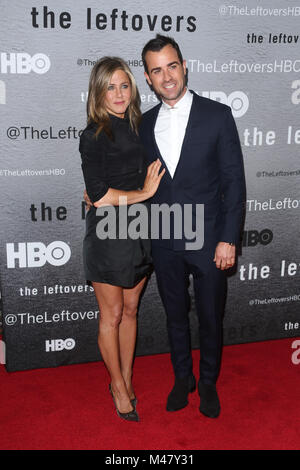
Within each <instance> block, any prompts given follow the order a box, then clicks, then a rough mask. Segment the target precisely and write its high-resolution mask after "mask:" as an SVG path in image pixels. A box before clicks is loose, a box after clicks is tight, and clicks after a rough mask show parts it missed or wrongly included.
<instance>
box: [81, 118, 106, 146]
mask: <svg viewBox="0 0 300 470" xmlns="http://www.w3.org/2000/svg"><path fill="white" fill-rule="evenodd" d="M97 127H98V126H97V124H96V123H95V122H91V123H89V124H88V125H87V126H86V128H85V129H84V130H83V131H82V132H81V134H80V143H79V151H80V152H84V151H87V150H91V149H92V148H95V147H97V146H98V145H99V143H101V141H102V139H103V132H100V133H99V134H98V135H96V132H97Z"/></svg>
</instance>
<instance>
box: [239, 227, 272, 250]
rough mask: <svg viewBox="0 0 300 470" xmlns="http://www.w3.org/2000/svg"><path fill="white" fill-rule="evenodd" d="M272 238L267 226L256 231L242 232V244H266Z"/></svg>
mask: <svg viewBox="0 0 300 470" xmlns="http://www.w3.org/2000/svg"><path fill="white" fill-rule="evenodd" d="M272 240H273V232H272V231H271V230H269V229H267V228H265V229H264V230H262V231H261V232H258V231H257V230H248V231H246V232H244V234H243V246H256V245H258V243H260V244H261V245H268V244H269V243H271V241H272Z"/></svg>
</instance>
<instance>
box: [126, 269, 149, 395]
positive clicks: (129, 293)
mask: <svg viewBox="0 0 300 470" xmlns="http://www.w3.org/2000/svg"><path fill="white" fill-rule="evenodd" d="M145 281H146V277H145V278H144V279H142V280H141V281H140V282H139V283H138V284H137V285H136V286H134V287H133V288H131V289H123V312H122V320H121V323H120V326H119V344H120V361H121V371H122V376H123V378H124V380H125V383H126V387H127V391H128V394H129V397H130V399H131V400H132V399H133V398H134V397H135V395H134V391H133V388H132V383H131V378H132V365H133V358H134V351H135V344H136V334H137V309H138V303H139V299H140V295H141V292H142V289H143V287H144V285H145Z"/></svg>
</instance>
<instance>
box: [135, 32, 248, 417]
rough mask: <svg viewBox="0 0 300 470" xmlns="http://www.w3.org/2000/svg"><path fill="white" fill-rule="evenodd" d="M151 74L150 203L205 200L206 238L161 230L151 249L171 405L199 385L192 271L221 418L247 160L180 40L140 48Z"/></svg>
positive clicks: (203, 387)
mask: <svg viewBox="0 0 300 470" xmlns="http://www.w3.org/2000/svg"><path fill="white" fill-rule="evenodd" d="M142 59H143V63H144V68H145V77H146V79H147V82H148V84H149V85H150V86H151V87H152V89H153V90H154V91H155V93H156V95H158V96H159V97H160V99H161V100H162V102H161V103H160V104H159V105H157V106H155V107H154V108H152V109H151V110H150V111H148V112H146V113H145V114H144V116H143V121H142V125H141V129H140V136H141V139H142V141H143V143H144V145H145V148H146V149H147V153H148V156H149V163H150V162H152V161H154V160H156V158H157V157H159V159H160V160H161V162H162V164H163V165H162V166H163V168H165V169H166V172H165V174H164V177H163V178H162V180H161V183H160V186H159V188H158V190H157V192H156V194H155V195H154V196H153V198H152V199H151V202H152V203H155V204H163V203H167V204H168V205H169V206H172V204H175V203H176V204H180V206H182V207H183V206H184V204H193V206H194V211H193V225H194V226H195V224H196V220H195V214H196V210H195V206H196V204H203V205H204V244H203V247H202V248H201V249H194V250H193V249H186V242H187V240H186V239H185V237H184V236H183V237H182V239H181V240H180V239H177V238H176V237H175V236H174V233H172V235H171V238H169V239H164V238H163V236H160V238H159V239H157V240H154V239H153V240H152V255H153V262H154V268H155V273H156V278H157V285H158V289H159V293H160V296H161V298H162V302H163V305H164V308H165V311H166V314H167V329H168V335H169V341H170V349H171V360H172V364H173V368H174V373H175V384H174V387H173V389H172V391H171V393H170V394H169V396H168V400H167V410H168V411H176V410H179V409H182V408H184V407H185V406H186V405H187V404H188V394H189V393H190V392H192V391H194V390H195V388H196V381H195V377H194V375H193V371H192V356H191V347H190V330H189V318H188V310H189V294H188V285H189V276H190V274H192V275H193V284H194V295H195V304H196V309H197V314H198V317H199V332H200V380H199V382H198V391H199V395H200V411H201V412H202V413H203V414H204V415H205V416H208V417H211V418H216V417H217V416H218V415H219V413H220V402H219V397H218V394H217V390H216V381H217V377H218V373H219V367H220V357H221V348H222V313H223V308H224V299H225V290H226V275H225V270H226V269H228V268H231V267H232V266H233V265H234V263H235V259H236V245H237V244H238V243H239V240H240V230H241V221H242V216H243V207H244V200H245V182H244V169H243V159H242V153H241V148H240V143H239V138H238V133H237V130H236V126H235V123H234V120H233V117H232V114H231V109H230V108H229V107H228V106H226V105H223V104H221V103H219V102H215V101H212V100H209V99H207V98H203V97H200V96H198V95H196V94H195V93H194V92H192V91H189V90H188V89H187V86H186V73H187V69H186V61H185V60H183V58H182V54H181V52H180V49H179V46H178V44H177V43H176V42H175V41H174V40H173V39H172V38H169V37H165V36H161V35H157V36H156V38H155V39H152V40H151V41H149V42H148V43H147V44H146V45H145V47H144V49H143V52H142Z"/></svg>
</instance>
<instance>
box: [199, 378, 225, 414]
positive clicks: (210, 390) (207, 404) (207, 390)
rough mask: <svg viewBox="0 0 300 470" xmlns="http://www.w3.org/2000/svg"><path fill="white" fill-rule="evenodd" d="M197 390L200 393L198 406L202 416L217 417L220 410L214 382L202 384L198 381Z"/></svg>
mask: <svg viewBox="0 0 300 470" xmlns="http://www.w3.org/2000/svg"><path fill="white" fill-rule="evenodd" d="M198 391H199V395H200V407H199V410H200V411H201V413H202V414H204V416H207V417H208V418H217V417H218V416H219V414H220V411H221V406H220V401H219V397H218V393H217V390H216V386H215V384H204V383H202V382H200V381H199V382H198Z"/></svg>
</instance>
